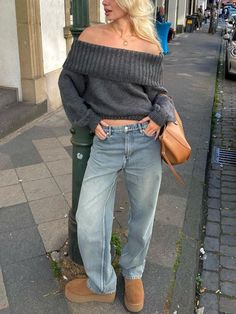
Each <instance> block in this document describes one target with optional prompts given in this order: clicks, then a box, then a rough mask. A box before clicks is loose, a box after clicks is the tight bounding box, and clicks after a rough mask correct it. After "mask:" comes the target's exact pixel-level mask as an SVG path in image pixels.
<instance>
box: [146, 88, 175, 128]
mask: <svg viewBox="0 0 236 314" xmlns="http://www.w3.org/2000/svg"><path fill="white" fill-rule="evenodd" d="M149 117H150V118H151V119H152V120H153V121H154V122H155V123H156V124H158V125H159V126H160V127H162V126H163V125H164V124H166V123H167V122H170V121H172V122H175V121H176V117H175V106H174V102H173V100H172V99H171V98H170V97H169V96H167V95H166V94H161V95H157V96H156V98H155V99H154V102H153V108H152V111H151V112H150V114H149Z"/></svg>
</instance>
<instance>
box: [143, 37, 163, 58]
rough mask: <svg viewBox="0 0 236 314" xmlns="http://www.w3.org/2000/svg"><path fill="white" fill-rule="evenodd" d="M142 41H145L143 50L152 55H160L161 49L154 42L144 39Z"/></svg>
mask: <svg viewBox="0 0 236 314" xmlns="http://www.w3.org/2000/svg"><path fill="white" fill-rule="evenodd" d="M144 42H145V43H144V46H143V47H144V49H145V52H147V53H150V54H152V55H157V56H159V55H160V53H161V50H160V48H159V47H158V46H157V45H156V44H153V43H150V42H148V41H146V40H145V41H144Z"/></svg>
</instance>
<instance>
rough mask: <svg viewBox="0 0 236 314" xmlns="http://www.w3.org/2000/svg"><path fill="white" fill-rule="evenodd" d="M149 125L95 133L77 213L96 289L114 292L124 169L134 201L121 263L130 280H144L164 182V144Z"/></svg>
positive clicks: (80, 238) (90, 278)
mask: <svg viewBox="0 0 236 314" xmlns="http://www.w3.org/2000/svg"><path fill="white" fill-rule="evenodd" d="M147 125H148V123H142V124H141V123H137V124H130V125H126V126H114V127H103V129H104V131H105V132H106V133H107V138H106V139H105V140H100V139H99V138H98V137H96V136H95V137H94V141H93V145H92V148H91V154H90V158H89V160H88V164H87V168H86V171H85V175H84V179H83V184H82V187H81V193H80V199H79V204H78V209H77V213H76V221H77V228H78V243H79V249H80V253H81V256H82V259H83V263H84V267H85V271H86V273H87V276H88V281H87V285H88V287H89V288H90V289H91V290H92V291H93V292H95V293H98V294H101V293H113V292H115V290H116V282H117V278H116V274H115V271H114V269H113V267H112V265H111V254H110V240H111V235H112V223H113V211H114V200H115V190H116V179H117V174H118V172H119V171H120V170H123V172H124V177H125V184H126V188H127V191H128V197H129V202H130V209H129V220H128V241H127V244H126V245H125V247H124V248H123V251H122V254H121V258H120V266H121V269H122V274H123V276H124V277H125V278H128V279H137V278H141V277H142V274H143V271H144V266H145V258H146V255H147V251H148V247H149V243H150V239H151V234H152V228H153V222H154V216H155V209H156V204H157V199H158V193H159V189H160V183H161V173H162V170H161V157H160V143H159V141H158V140H155V137H149V136H147V135H146V134H145V133H144V129H145V128H146V127H147Z"/></svg>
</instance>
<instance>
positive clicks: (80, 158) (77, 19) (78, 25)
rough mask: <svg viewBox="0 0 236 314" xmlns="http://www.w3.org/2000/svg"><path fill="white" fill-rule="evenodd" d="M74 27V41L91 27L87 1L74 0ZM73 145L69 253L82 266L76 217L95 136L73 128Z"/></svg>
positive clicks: (72, 29)
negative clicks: (85, 29) (86, 28)
mask: <svg viewBox="0 0 236 314" xmlns="http://www.w3.org/2000/svg"><path fill="white" fill-rule="evenodd" d="M72 14H73V26H72V27H71V33H72V35H73V37H74V40H77V38H78V36H79V35H80V33H81V32H82V31H83V30H84V28H85V27H87V26H88V25H89V10H88V1H87V0H72ZM70 131H71V134H72V138H71V143H72V145H73V162H72V168H73V169H72V208H71V210H70V212H69V223H68V233H69V240H68V242H69V243H68V244H69V248H68V253H69V256H70V258H71V259H72V261H73V262H75V263H77V264H80V265H82V264H83V261H82V258H81V255H80V252H79V248H78V239H77V224H76V220H75V215H76V211H77V206H78V200H79V195H80V190H81V185H82V180H83V177H84V172H85V169H86V166H87V161H88V158H89V155H90V149H91V145H92V141H93V135H92V134H91V133H90V131H89V129H88V128H79V127H72V128H71V130H70Z"/></svg>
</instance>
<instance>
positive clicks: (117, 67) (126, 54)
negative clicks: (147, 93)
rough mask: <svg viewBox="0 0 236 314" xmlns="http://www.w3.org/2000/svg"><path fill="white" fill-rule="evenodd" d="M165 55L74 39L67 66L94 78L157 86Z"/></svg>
mask: <svg viewBox="0 0 236 314" xmlns="http://www.w3.org/2000/svg"><path fill="white" fill-rule="evenodd" d="M162 60H163V55H162V54H160V55H159V56H157V55H153V54H149V53H145V52H139V51H133V50H127V49H121V48H112V47H107V46H101V45H95V44H91V43H87V42H84V41H80V40H74V42H73V44H72V47H71V50H70V52H69V55H68V57H67V59H66V61H65V63H64V65H63V68H64V69H67V70H71V71H73V72H78V73H81V74H85V75H91V76H93V77H98V78H103V79H108V80H113V81H118V82H127V83H134V84H140V85H147V86H158V85H159V81H160V75H161V66H162Z"/></svg>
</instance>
